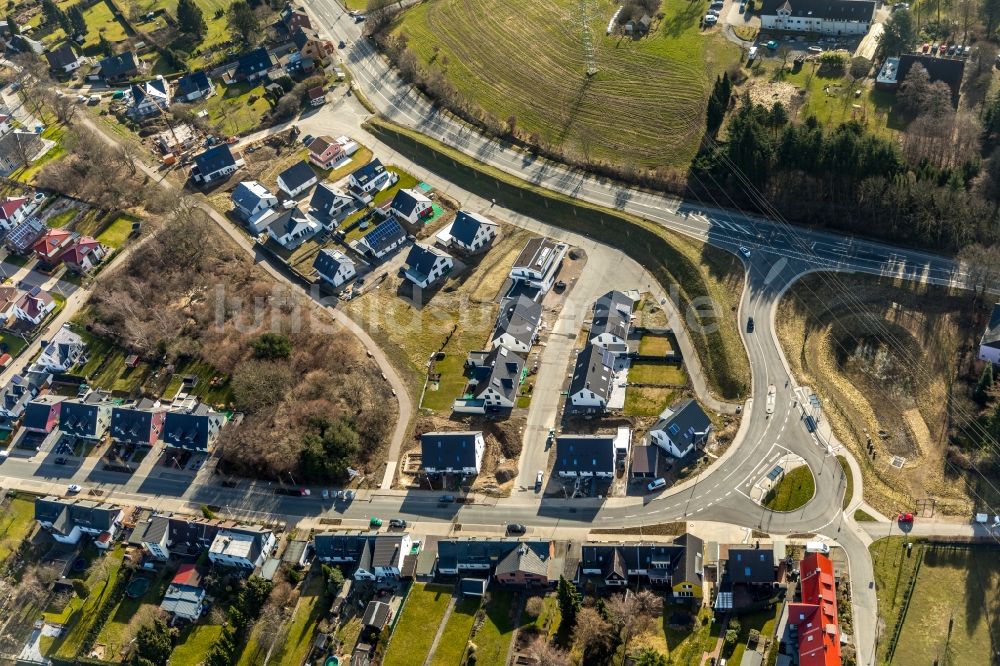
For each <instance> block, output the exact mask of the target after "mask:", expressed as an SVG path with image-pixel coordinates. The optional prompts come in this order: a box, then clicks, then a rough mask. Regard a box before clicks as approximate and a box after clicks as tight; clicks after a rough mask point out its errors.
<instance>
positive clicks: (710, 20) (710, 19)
mask: <svg viewBox="0 0 1000 666" xmlns="http://www.w3.org/2000/svg"><path fill="white" fill-rule="evenodd" d="M702 22H703V23H704V24H705V25H715V24H716V23H718V22H719V17H718V16H716V15H715V14H705V18H703V19H702Z"/></svg>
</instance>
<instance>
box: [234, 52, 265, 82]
mask: <svg viewBox="0 0 1000 666" xmlns="http://www.w3.org/2000/svg"><path fill="white" fill-rule="evenodd" d="M273 68H274V58H272V57H271V54H270V53H268V52H267V49H266V48H264V47H263V46H261V47H259V48H256V49H254V50H253V51H250V52H249V53H247V54H245V55H243V56H240V59H239V60H237V61H236V68H235V69H234V70H233V75H232V80H233V81H235V82H240V81H256V80H258V79H262V78H264V77H266V76H267V73H268V72H270V71H271V69H273Z"/></svg>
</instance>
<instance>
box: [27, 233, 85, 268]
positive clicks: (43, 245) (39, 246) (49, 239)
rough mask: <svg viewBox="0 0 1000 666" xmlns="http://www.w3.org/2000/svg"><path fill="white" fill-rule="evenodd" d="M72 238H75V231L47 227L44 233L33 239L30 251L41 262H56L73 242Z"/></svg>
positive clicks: (52, 263)
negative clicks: (35, 239)
mask: <svg viewBox="0 0 1000 666" xmlns="http://www.w3.org/2000/svg"><path fill="white" fill-rule="evenodd" d="M74 240H76V233H75V232H73V231H70V230H69V229H49V230H48V231H46V232H45V235H43V236H42V237H41V238H39V239H38V240H37V241H35V244H34V245H33V246H32V247H31V251H32V252H34V253H35V257H36V258H37V259H38V261H41V262H42V263H46V264H50V265H54V264H58V263H59V257H60V256H61V255H62V253H63V252H65V251H66V250H67V249H68V248H69V246H70V245H72V244H73V241H74Z"/></svg>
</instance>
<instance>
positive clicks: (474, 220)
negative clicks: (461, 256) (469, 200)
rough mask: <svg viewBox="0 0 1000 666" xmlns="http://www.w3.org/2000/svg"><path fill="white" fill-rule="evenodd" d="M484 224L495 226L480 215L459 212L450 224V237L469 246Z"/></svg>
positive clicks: (494, 223)
mask: <svg viewBox="0 0 1000 666" xmlns="http://www.w3.org/2000/svg"><path fill="white" fill-rule="evenodd" d="M484 224H490V225H493V226H496V222H493V221H491V220H488V219H486V218H485V217H483V216H482V215H478V214H476V213H470V212H466V211H464V210H460V211H458V213H456V214H455V221H454V222H452V223H451V237H452V238H454V239H455V240H457V241H460V242H462V243H465V244H466V245H471V244H472V241H473V240H475V238H476V232H477V231H479V227H481V226H483V225H484Z"/></svg>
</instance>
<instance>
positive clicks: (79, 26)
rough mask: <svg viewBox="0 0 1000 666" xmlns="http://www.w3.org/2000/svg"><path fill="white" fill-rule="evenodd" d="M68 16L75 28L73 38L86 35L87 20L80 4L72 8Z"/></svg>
mask: <svg viewBox="0 0 1000 666" xmlns="http://www.w3.org/2000/svg"><path fill="white" fill-rule="evenodd" d="M68 14H69V22H70V25H71V26H72V28H73V30H72V34H73V36H74V37H76V36H77V35H86V34H87V19H85V18H84V17H83V10H81V9H80V5H79V3H77V4H75V5H73V6H72V7H70V10H69V12H68Z"/></svg>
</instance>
